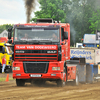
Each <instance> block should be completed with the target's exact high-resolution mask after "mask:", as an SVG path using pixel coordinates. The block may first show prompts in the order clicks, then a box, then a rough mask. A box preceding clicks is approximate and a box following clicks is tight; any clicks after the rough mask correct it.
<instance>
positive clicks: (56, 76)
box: [13, 72, 63, 80]
mask: <svg viewBox="0 0 100 100" xmlns="http://www.w3.org/2000/svg"><path fill="white" fill-rule="evenodd" d="M13 78H16V79H51V80H54V79H61V80H63V73H61V72H59V73H46V74H39V73H38V74H33V73H29V74H26V73H21V74H20V73H13Z"/></svg>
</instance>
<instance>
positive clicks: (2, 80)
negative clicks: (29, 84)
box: [0, 78, 14, 82]
mask: <svg viewBox="0 0 100 100" xmlns="http://www.w3.org/2000/svg"><path fill="white" fill-rule="evenodd" d="M11 80H14V79H13V78H9V81H11ZM4 81H6V78H0V82H4Z"/></svg>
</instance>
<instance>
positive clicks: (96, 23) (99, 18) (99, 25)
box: [89, 9, 100, 34]
mask: <svg viewBox="0 0 100 100" xmlns="http://www.w3.org/2000/svg"><path fill="white" fill-rule="evenodd" d="M89 22H90V24H91V25H90V26H89V28H90V29H91V30H92V33H93V34H95V32H96V30H99V31H100V9H98V10H96V11H93V14H92V17H91V18H90V20H89Z"/></svg>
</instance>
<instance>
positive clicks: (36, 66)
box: [23, 62, 49, 73]
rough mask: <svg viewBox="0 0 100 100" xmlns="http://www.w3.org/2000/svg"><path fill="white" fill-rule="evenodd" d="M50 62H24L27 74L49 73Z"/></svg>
mask: <svg viewBox="0 0 100 100" xmlns="http://www.w3.org/2000/svg"><path fill="white" fill-rule="evenodd" d="M48 65H49V62H23V66H24V71H25V73H47V71H48Z"/></svg>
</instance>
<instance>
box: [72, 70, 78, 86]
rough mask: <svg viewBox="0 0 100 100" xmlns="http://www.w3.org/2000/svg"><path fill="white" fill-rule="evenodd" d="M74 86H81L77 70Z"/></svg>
mask: <svg viewBox="0 0 100 100" xmlns="http://www.w3.org/2000/svg"><path fill="white" fill-rule="evenodd" d="M73 85H76V86H78V85H79V74H78V70H77V69H76V78H75V80H74V81H73Z"/></svg>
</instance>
